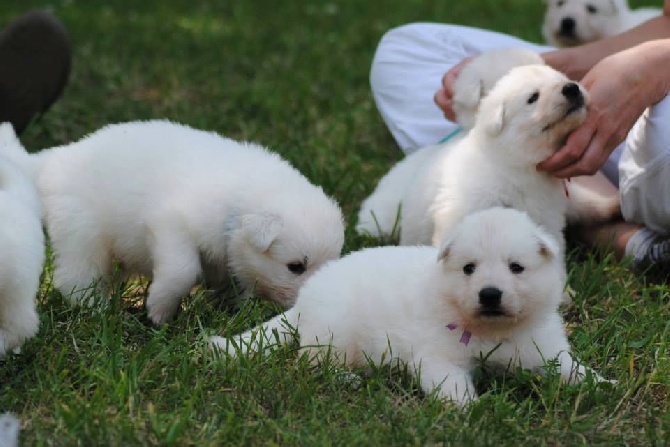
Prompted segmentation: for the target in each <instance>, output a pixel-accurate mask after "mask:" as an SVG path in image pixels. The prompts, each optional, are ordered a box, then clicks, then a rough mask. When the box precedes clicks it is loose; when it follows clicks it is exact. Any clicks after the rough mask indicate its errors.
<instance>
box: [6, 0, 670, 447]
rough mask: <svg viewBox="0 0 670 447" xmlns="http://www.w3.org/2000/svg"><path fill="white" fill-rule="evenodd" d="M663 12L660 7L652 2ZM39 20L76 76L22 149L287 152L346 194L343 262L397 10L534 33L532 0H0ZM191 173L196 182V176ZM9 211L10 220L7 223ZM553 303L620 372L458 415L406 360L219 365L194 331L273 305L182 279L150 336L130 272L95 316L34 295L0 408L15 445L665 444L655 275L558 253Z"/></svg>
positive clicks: (249, 321) (584, 344) (392, 153)
mask: <svg viewBox="0 0 670 447" xmlns="http://www.w3.org/2000/svg"><path fill="white" fill-rule="evenodd" d="M657 3H660V2H657ZM32 7H36V8H46V9H49V10H51V11H53V12H55V13H56V14H57V15H58V16H59V17H60V18H61V19H62V20H63V22H64V23H65V25H66V27H67V28H68V30H69V31H70V33H71V38H72V43H73V47H74V68H73V73H72V78H71V82H70V84H69V86H68V88H67V90H66V92H65V94H64V96H63V97H62V99H61V100H60V101H59V102H58V103H57V104H56V106H55V107H54V108H53V109H52V110H50V111H49V112H48V113H47V114H46V115H45V116H44V117H43V119H42V120H40V121H39V122H37V123H34V124H33V125H31V126H30V127H29V129H28V130H27V131H26V133H25V134H24V135H23V136H22V141H23V143H24V144H25V145H26V146H27V147H28V148H29V149H30V150H33V151H36V150H39V149H40V148H44V147H49V146H54V145H59V144H63V143H67V142H70V141H72V140H76V139H78V138H80V137H82V136H84V135H86V134H87V133H90V132H92V131H94V130H96V129H97V128H99V127H101V126H102V125H104V124H107V123H112V122H122V121H127V120H137V119H149V118H168V119H171V120H174V121H178V122H182V123H186V124H189V125H192V126H194V127H198V128H202V129H207V130H214V131H217V132H219V133H221V134H224V135H226V136H229V137H232V138H236V139H245V140H253V141H256V142H259V143H262V144H264V145H267V146H268V147H270V148H272V149H273V150H275V151H277V152H279V153H281V154H282V155H283V156H285V157H286V158H287V159H288V160H290V161H291V162H292V163H294V165H295V166H296V167H297V168H298V169H300V170H301V171H302V172H304V173H305V175H307V176H308V177H309V178H310V180H312V181H313V182H314V183H318V184H321V185H323V187H324V189H325V190H326V192H327V193H329V194H331V195H333V196H334V197H335V198H336V199H337V200H338V201H339V202H340V203H341V205H342V208H343V211H344V213H345V216H346V218H347V222H348V229H347V235H346V236H347V238H346V244H345V252H349V251H352V250H357V249H359V248H361V247H364V246H370V245H373V244H374V243H375V241H372V240H369V239H364V238H361V237H358V236H356V235H355V234H354V232H353V231H352V228H353V224H354V221H355V213H356V210H357V208H358V206H359V204H360V202H361V200H362V199H363V198H364V197H365V196H366V195H367V194H368V193H370V192H371V191H372V188H374V186H375V184H376V181H377V180H378V179H379V178H380V176H381V175H382V174H383V173H384V172H385V171H386V170H387V169H388V168H389V167H390V166H391V165H392V164H393V163H394V162H395V161H397V160H399V159H400V158H401V152H400V151H399V150H398V148H397V147H396V145H395V143H394V141H393V139H392V138H391V137H390V135H389V133H388V132H387V130H386V128H385V127H384V125H383V123H382V121H381V119H380V118H379V116H378V114H377V111H376V109H375V106H374V103H373V101H372V97H371V94H370V89H369V84H368V70H369V66H370V61H371V59H372V55H373V53H374V50H375V46H376V44H377V42H378V41H379V39H380V38H381V36H382V35H383V33H384V32H385V31H386V30H388V29H389V28H392V27H394V26H398V25H401V24H404V23H407V22H413V21H439V22H453V23H461V24H467V25H473V26H479V27H486V28H491V29H495V30H499V31H503V32H508V33H513V34H516V35H519V36H522V37H524V38H527V39H531V40H536V41H539V40H540V38H541V36H540V31H539V30H540V22H541V18H542V10H543V7H544V6H543V3H542V2H541V1H539V0H478V1H475V0H468V1H465V0H462V1H446V0H445V1H435V2H430V1H419V0H402V1H400V0H386V1H382V0H367V1H363V0H334V1H328V2H326V1H322V0H297V1H284V2H278V1H270V0H246V1H245V0H229V1H215V0H210V1H206V0H190V1H187V0H171V1H160V0H147V1H142V2H140V1H133V0H109V1H104V2H103V1H86V2H84V1H82V0H54V1H51V2H40V1H34V0H4V1H3V3H2V8H0V26H3V25H4V24H5V23H7V22H9V21H10V20H11V19H12V18H13V17H16V16H17V15H19V14H20V13H22V12H25V11H27V10H28V9H30V8H32ZM194 175H197V173H194ZM4 218H8V217H7V216H4ZM569 268H570V283H571V285H572V287H573V288H574V289H575V290H576V292H577V296H576V299H575V302H574V304H573V305H572V306H571V307H570V308H568V309H566V310H565V318H566V324H567V326H568V330H569V333H570V341H571V343H572V345H573V347H574V351H575V353H576V355H577V356H578V357H579V358H581V359H582V360H583V361H584V362H585V363H587V364H588V365H590V366H592V367H593V368H595V369H597V370H598V371H599V372H601V373H602V374H603V375H604V376H606V377H608V378H614V379H617V380H618V381H619V383H618V384H617V385H616V386H614V387H609V386H608V387H603V386H601V387H598V386H595V385H594V384H593V383H584V384H581V385H578V386H564V385H561V384H560V383H559V381H558V380H557V378H556V377H555V376H548V377H546V378H539V377H536V376H533V375H532V374H530V373H525V372H514V373H510V374H508V375H506V376H505V377H502V378H492V377H488V376H487V374H486V373H485V372H483V373H482V374H481V380H479V385H480V386H481V391H482V392H483V395H482V398H481V399H480V401H479V402H477V403H476V404H474V405H472V406H471V407H469V408H468V409H467V410H466V411H458V410H457V409H456V408H454V407H452V406H450V405H445V404H444V403H442V402H439V401H437V400H435V399H433V398H432V396H425V395H423V394H422V393H421V392H420V391H419V388H418V387H417V384H416V383H414V382H413V381H412V380H411V379H409V378H408V377H407V376H406V375H405V374H403V372H402V371H401V370H398V369H391V368H377V369H374V370H373V371H372V372H371V373H369V374H366V375H361V380H360V381H358V382H352V381H350V380H347V377H349V376H348V375H347V374H346V370H343V369H342V368H336V367H333V366H329V365H322V366H319V367H312V366H310V365H309V364H308V363H307V362H306V361H305V359H302V358H297V357H296V356H295V353H294V352H293V351H292V350H291V349H282V350H280V351H278V352H277V353H276V354H274V355H272V356H270V357H268V358H266V359H259V358H249V359H242V360H240V361H239V362H220V361H216V359H213V358H212V357H211V356H210V355H208V353H207V351H206V350H205V349H203V338H204V336H205V335H208V334H214V333H217V334H228V335H230V334H233V333H236V332H238V331H241V330H242V329H245V328H247V327H250V326H251V325H253V324H255V323H257V322H259V321H262V320H263V319H264V318H267V317H269V316H270V315H272V314H274V313H276V312H277V311H278V309H277V308H276V307H275V306H273V305H271V304H268V303H265V302H261V301H258V300H251V301H249V302H246V303H240V302H239V301H236V300H235V297H234V296H233V295H234V294H233V293H232V292H231V293H228V294H225V295H224V296H223V298H225V299H222V296H221V295H216V294H212V293H208V292H207V291H196V292H195V293H194V294H193V295H192V296H191V297H189V298H186V299H185V300H184V306H183V311H182V312H181V313H180V314H179V316H178V318H177V319H176V320H175V321H174V322H172V323H171V324H169V325H167V326H166V327H164V328H161V329H156V328H154V327H152V326H151V325H150V324H149V323H148V321H147V318H146V314H145V312H144V310H143V308H142V306H141V296H142V293H143V288H142V286H143V284H141V283H140V284H136V285H133V287H129V288H127V289H124V290H120V291H119V292H118V293H116V294H115V295H114V297H113V299H112V300H111V303H109V305H108V306H100V307H98V308H94V309H79V308H72V307H70V306H68V305H67V304H66V302H65V301H64V300H63V298H62V297H61V296H60V295H59V294H58V293H57V292H55V291H54V290H53V289H52V288H51V287H50V270H51V263H48V265H47V266H46V269H45V273H44V281H43V287H42V290H41V293H40V296H39V312H40V319H41V326H40V332H39V334H38V336H37V337H36V338H34V339H32V340H30V341H29V342H28V343H26V345H25V346H24V348H23V352H22V353H21V354H20V355H9V356H7V357H6V358H5V359H2V360H0V412H2V411H12V412H14V413H15V414H17V415H18V416H19V417H20V418H21V421H22V438H21V440H22V445H25V446H43V445H48V446H61V445H79V446H87V447H88V446H134V445H161V446H169V445H175V446H185V445H197V446H221V445H231V446H232V445H287V446H290V445H308V446H327V445H337V446H345V445H346V446H349V445H371V446H381V445H421V446H424V445H458V446H479V445H496V446H504V445H509V446H519V445H529V446H540V445H552V446H560V445H589V446H593V445H650V446H662V445H669V444H670V414H668V412H667V408H668V406H669V404H670V396H669V392H670V358H669V357H670V356H669V351H668V347H669V344H670V336H669V333H670V331H669V329H670V318H668V316H670V299H669V298H668V292H669V290H670V289H669V288H668V286H667V285H665V283H664V282H663V281H659V280H656V281H652V280H651V279H649V277H648V276H645V275H642V274H640V273H631V272H630V271H629V270H628V269H627V268H626V267H625V266H623V265H619V264H618V263H616V262H613V261H612V260H611V259H610V258H608V257H603V256H595V255H590V254H588V253H585V252H584V250H577V251H576V252H574V253H573V255H572V256H571V258H570V264H569Z"/></svg>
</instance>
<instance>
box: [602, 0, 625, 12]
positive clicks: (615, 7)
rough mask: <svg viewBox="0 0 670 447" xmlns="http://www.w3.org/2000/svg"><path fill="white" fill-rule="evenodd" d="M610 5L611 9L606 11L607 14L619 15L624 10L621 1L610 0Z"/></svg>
mask: <svg viewBox="0 0 670 447" xmlns="http://www.w3.org/2000/svg"><path fill="white" fill-rule="evenodd" d="M608 3H609V6H610V9H609V10H607V11H605V12H606V13H607V14H617V13H619V11H620V10H621V9H623V4H622V3H621V1H620V0H610V1H609V2H608Z"/></svg>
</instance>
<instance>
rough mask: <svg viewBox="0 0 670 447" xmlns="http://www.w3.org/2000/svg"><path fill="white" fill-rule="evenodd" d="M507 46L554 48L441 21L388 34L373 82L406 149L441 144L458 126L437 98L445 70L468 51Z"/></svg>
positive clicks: (391, 127) (377, 56) (381, 45)
mask: <svg viewBox="0 0 670 447" xmlns="http://www.w3.org/2000/svg"><path fill="white" fill-rule="evenodd" d="M504 47H527V48H532V49H536V50H537V51H540V52H541V51H547V50H549V49H550V48H549V47H545V46H539V45H535V44H532V43H529V42H526V41H523V40H520V39H517V38H515V37H512V36H508V35H505V34H500V33H496V32H493V31H486V30H481V29H476V28H468V27H464V26H458V25H444V24H437V23H412V24H408V25H404V26H401V27H398V28H394V29H392V30H390V31H388V32H387V33H386V34H385V35H384V37H383V38H382V40H381V41H380V43H379V45H378V47H377V51H376V53H375V56H374V59H373V61H372V68H371V71H370V84H371V87H372V93H373V95H374V99H375V102H376V104H377V108H378V110H379V113H380V114H381V116H382V119H383V120H384V122H385V123H386V125H387V127H388V128H389V130H390V131H391V133H392V134H393V137H394V138H395V140H396V141H397V142H398V145H399V146H400V148H401V149H402V150H403V151H404V152H405V153H409V152H412V151H414V150H416V149H418V148H419V147H422V146H427V145H430V144H435V143H437V142H438V141H440V140H441V139H442V138H444V137H445V136H447V135H448V134H449V133H451V132H452V131H453V130H454V129H455V128H456V124H455V123H452V122H449V121H447V120H446V118H445V117H444V115H443V114H442V111H441V110H440V109H439V108H438V107H437V105H435V103H434V102H433V96H434V95H435V92H436V91H437V90H438V89H439V88H440V86H441V85H442V76H444V74H445V73H446V72H447V71H448V70H449V69H450V68H451V67H452V66H454V65H456V64H457V63H458V62H460V61H461V60H462V59H463V58H465V57H467V56H472V55H474V54H478V53H481V52H484V51H487V50H491V49H494V48H504Z"/></svg>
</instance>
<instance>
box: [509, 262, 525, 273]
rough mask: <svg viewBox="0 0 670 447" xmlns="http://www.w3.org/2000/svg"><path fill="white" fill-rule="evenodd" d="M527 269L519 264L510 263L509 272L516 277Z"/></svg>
mask: <svg viewBox="0 0 670 447" xmlns="http://www.w3.org/2000/svg"><path fill="white" fill-rule="evenodd" d="M524 270H526V268H525V267H524V266H523V265H521V264H519V263H518V262H510V263H509V271H510V272H512V273H514V274H515V275H518V274H519V273H522V272H523V271H524Z"/></svg>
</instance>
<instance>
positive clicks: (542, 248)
mask: <svg viewBox="0 0 670 447" xmlns="http://www.w3.org/2000/svg"><path fill="white" fill-rule="evenodd" d="M535 238H536V239H537V242H538V244H537V247H538V253H539V254H540V256H542V257H543V258H545V259H554V258H555V257H556V256H558V252H559V250H560V248H559V246H558V242H557V241H556V239H555V238H554V237H552V236H550V235H549V234H548V233H545V232H544V231H538V232H536V233H535Z"/></svg>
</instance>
